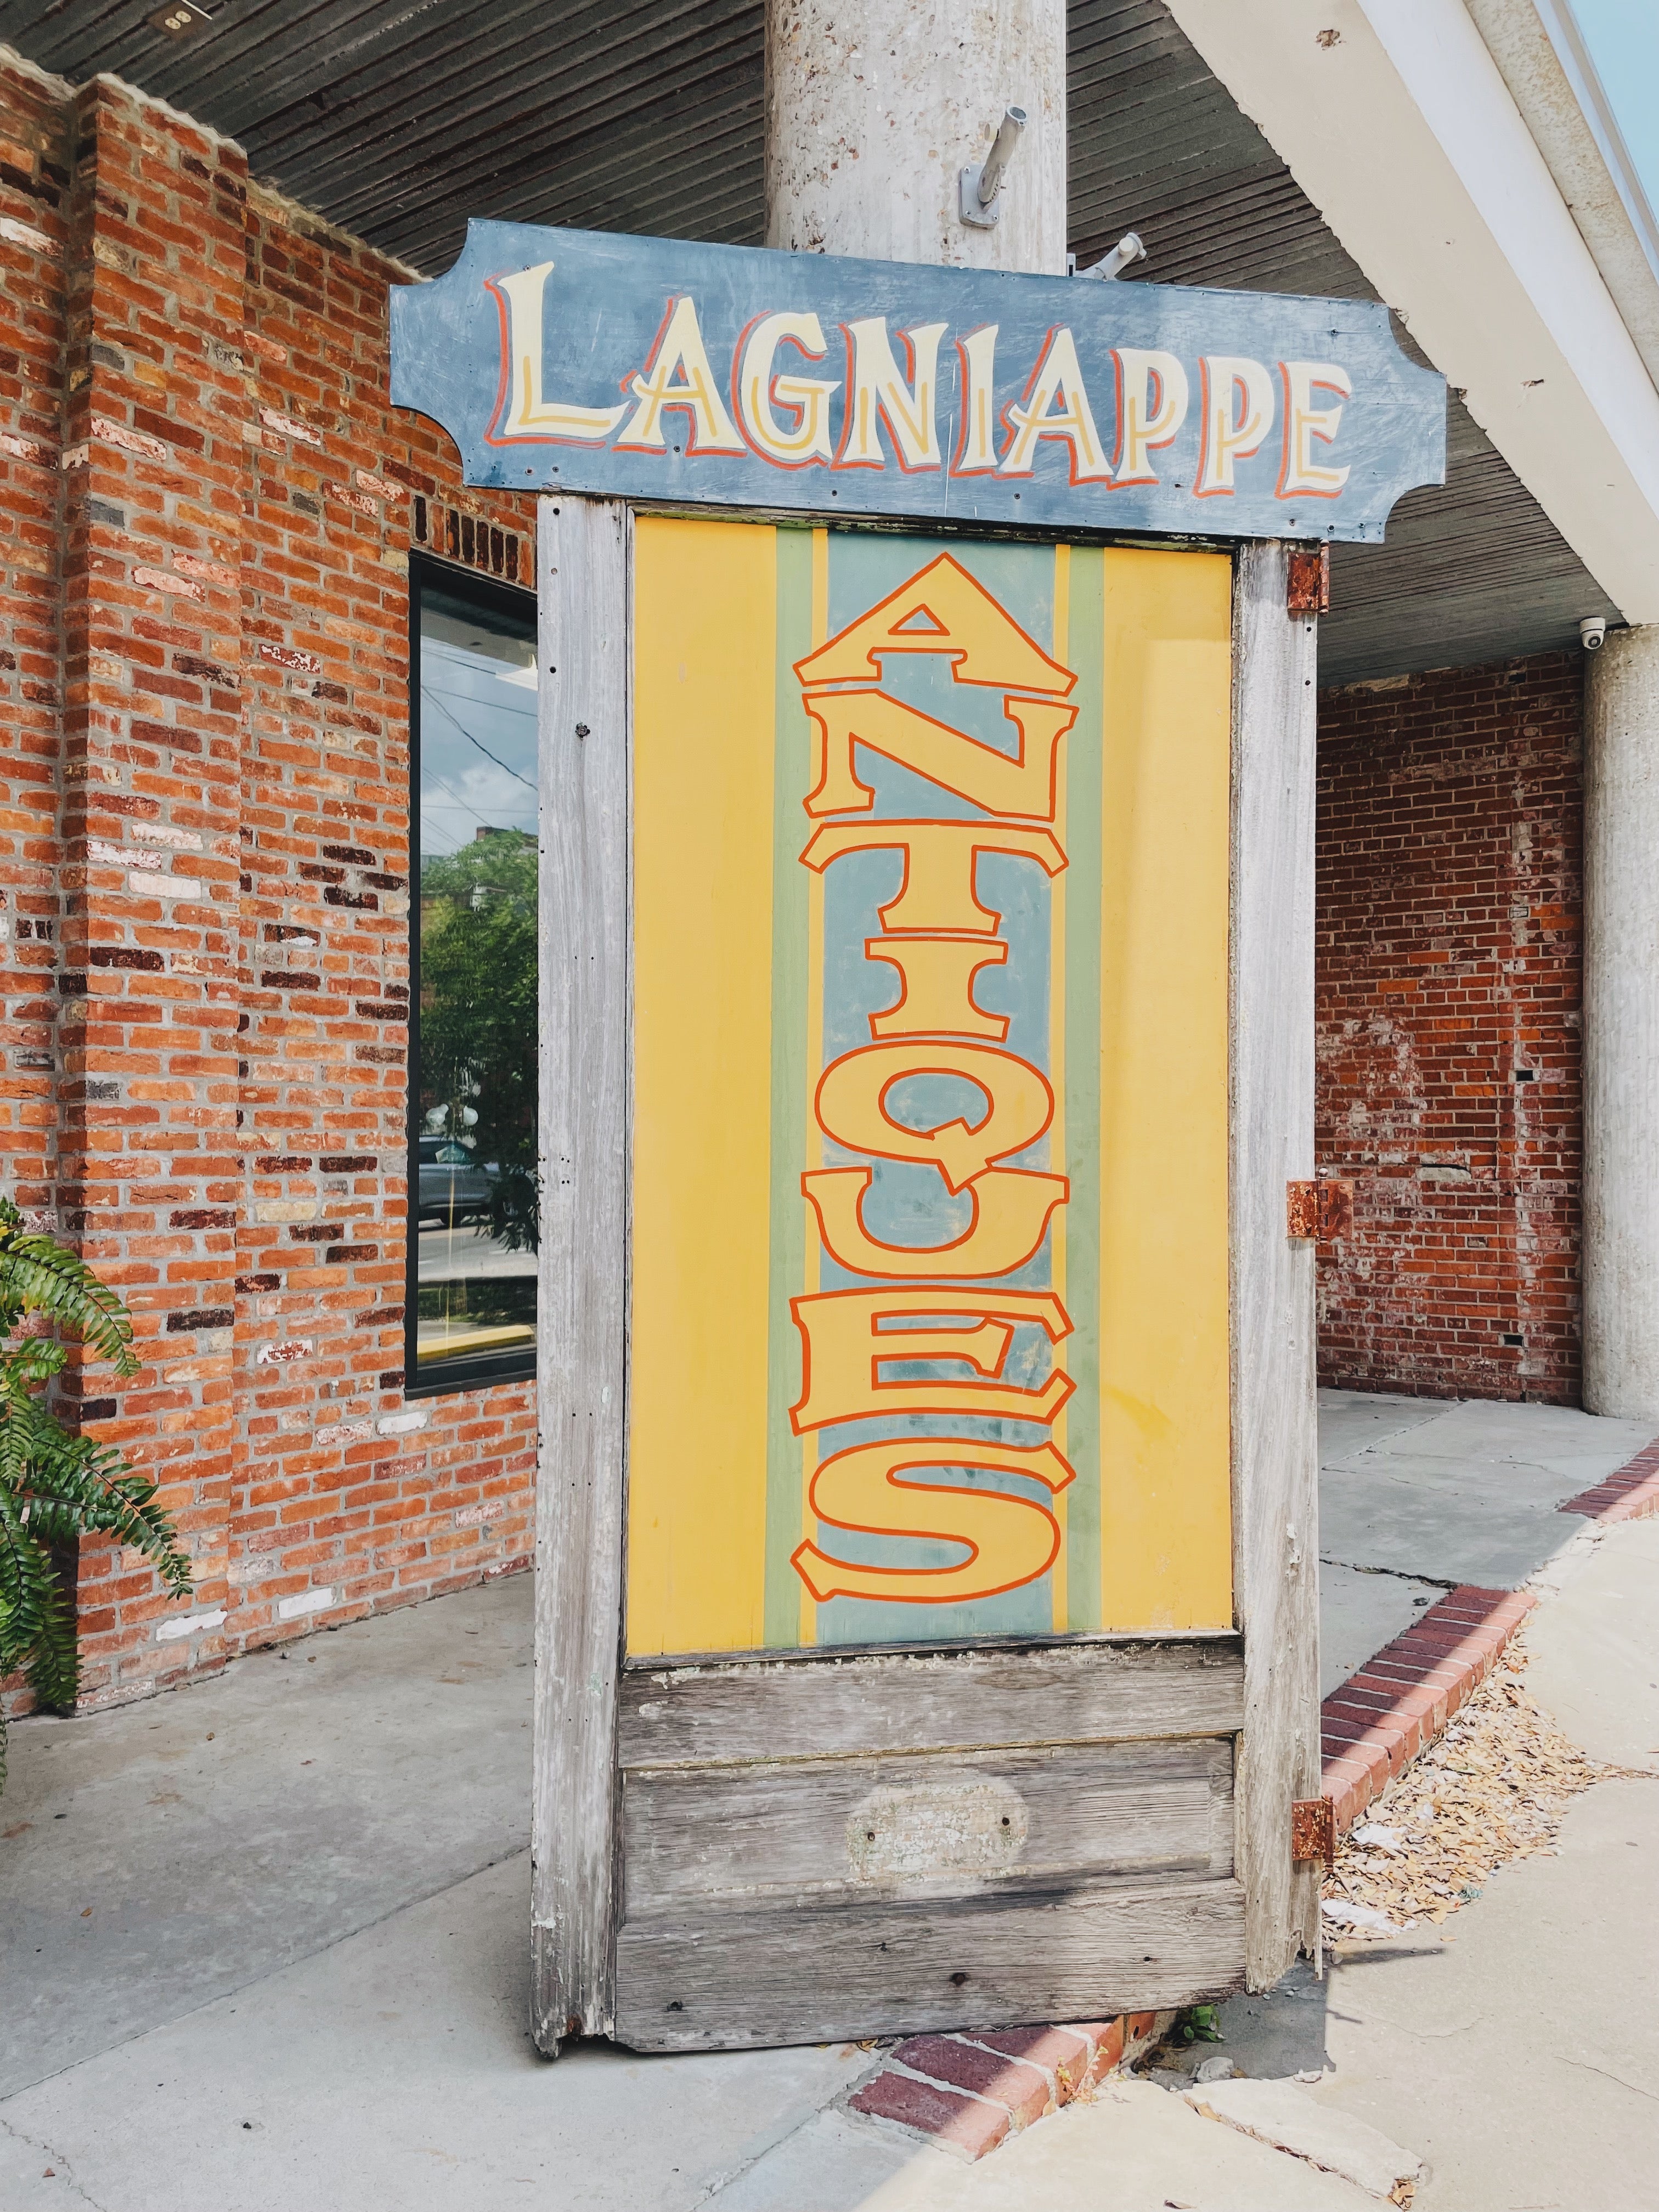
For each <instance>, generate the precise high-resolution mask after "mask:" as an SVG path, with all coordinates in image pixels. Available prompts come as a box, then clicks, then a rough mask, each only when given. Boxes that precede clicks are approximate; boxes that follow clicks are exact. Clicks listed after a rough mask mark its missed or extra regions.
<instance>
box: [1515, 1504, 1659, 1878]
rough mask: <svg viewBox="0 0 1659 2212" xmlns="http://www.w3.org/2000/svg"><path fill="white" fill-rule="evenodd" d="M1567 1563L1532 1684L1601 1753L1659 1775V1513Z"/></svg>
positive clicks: (1540, 1620)
mask: <svg viewBox="0 0 1659 2212" xmlns="http://www.w3.org/2000/svg"><path fill="white" fill-rule="evenodd" d="M1560 1564H1561V1569H1562V1571H1561V1572H1560V1573H1559V1576H1558V1577H1556V1580H1557V1582H1558V1585H1559V1587H1558V1589H1557V1591H1556V1592H1555V1593H1554V1594H1553V1595H1552V1596H1551V1598H1550V1601H1549V1602H1548V1603H1547V1605H1543V1606H1541V1607H1540V1608H1539V1610H1538V1612H1537V1613H1535V1614H1534V1617H1533V1620H1532V1622H1531V1625H1530V1626H1529V1627H1528V1635H1527V1644H1528V1650H1530V1651H1531V1654H1532V1663H1531V1666H1530V1667H1529V1668H1528V1674H1527V1686H1528V1688H1529V1689H1530V1690H1531V1692H1532V1693H1533V1695H1534V1697H1535V1698H1536V1699H1537V1700H1538V1702H1539V1704H1540V1705H1542V1706H1544V1707H1545V1708H1546V1709H1547V1711H1549V1712H1551V1713H1552V1714H1553V1715H1554V1717H1555V1720H1556V1723H1557V1725H1558V1726H1559V1728H1560V1729H1562V1730H1563V1731H1564V1733H1565V1734H1566V1735H1569V1736H1571V1738H1572V1740H1573V1741H1574V1742H1575V1743H1576V1744H1577V1745H1579V1746H1580V1747H1581V1748H1582V1749H1583V1750H1585V1751H1587V1752H1589V1754H1590V1756H1591V1758H1592V1759H1607V1760H1608V1761H1610V1762H1612V1763H1613V1764H1616V1765H1621V1766H1640V1767H1646V1768H1647V1769H1649V1770H1650V1771H1653V1772H1656V1773H1659V1602H1655V1600H1656V1599H1659V1519H1655V1520H1650V1521H1623V1522H1613V1524H1612V1525H1611V1526H1609V1527H1607V1528H1603V1529H1600V1530H1598V1531H1596V1532H1595V1534H1593V1535H1591V1534H1588V1533H1587V1534H1586V1535H1585V1536H1584V1537H1583V1539H1581V1541H1580V1542H1579V1543H1578V1544H1577V1545H1576V1546H1575V1547H1573V1551H1572V1553H1571V1555H1570V1558H1569V1559H1566V1560H1564V1561H1562V1562H1561V1563H1560ZM1609 1681H1618V1682H1620V1683H1621V1684H1622V1685H1623V1694H1622V1695H1621V1696H1620V1697H1619V1698H1618V1699H1609V1698H1608V1697H1607V1693H1606V1689H1605V1685H1606V1684H1607V1682H1609ZM1656 1872H1659V1869H1656Z"/></svg>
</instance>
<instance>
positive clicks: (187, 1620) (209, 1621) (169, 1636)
mask: <svg viewBox="0 0 1659 2212" xmlns="http://www.w3.org/2000/svg"><path fill="white" fill-rule="evenodd" d="M224 1618H225V1609H224V1607H223V1606H218V1607H216V1608H215V1609H214V1611H213V1612H211V1613H185V1615H184V1616H183V1617H182V1618H181V1619H178V1620H163V1621H161V1623H159V1625H158V1626H157V1627H156V1631H155V1641H156V1642H157V1643H158V1644H176V1643H177V1642H178V1640H179V1638H180V1637H181V1636H199V1635H201V1633H202V1632H203V1631H204V1629H208V1628H220V1627H222V1626H223V1625H224Z"/></svg>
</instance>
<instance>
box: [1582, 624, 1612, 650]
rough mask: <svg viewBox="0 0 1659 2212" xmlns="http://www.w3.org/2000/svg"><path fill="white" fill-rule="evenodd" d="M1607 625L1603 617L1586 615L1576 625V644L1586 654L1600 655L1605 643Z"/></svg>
mask: <svg viewBox="0 0 1659 2212" xmlns="http://www.w3.org/2000/svg"><path fill="white" fill-rule="evenodd" d="M1578 642H1579V643H1580V645H1582V646H1583V648H1584V650H1585V652H1586V653H1600V651H1601V647H1602V646H1603V645H1604V644H1605V643H1606V642H1607V619H1606V617H1605V616H1602V615H1586V616H1585V617H1584V619H1583V622H1581V623H1579V625H1578Z"/></svg>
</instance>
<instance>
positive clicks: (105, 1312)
mask: <svg viewBox="0 0 1659 2212" xmlns="http://www.w3.org/2000/svg"><path fill="white" fill-rule="evenodd" d="M30 1314H41V1315H44V1316H46V1318H47V1320H49V1321H50V1322H52V1323H53V1324H55V1326H56V1327H58V1328H70V1329H73V1330H74V1331H75V1332H76V1334H77V1335H78V1336H79V1337H80V1338H81V1339H82V1342H83V1343H86V1344H88V1345H90V1346H92V1348H93V1349H94V1351H95V1352H99V1353H100V1354H101V1355H102V1357H103V1358H106V1359H107V1360H109V1361H110V1362H111V1364H112V1365H113V1367H114V1369H115V1371H116V1373H117V1374H118V1375H122V1376H127V1375H136V1374H137V1371H138V1367H139V1360H138V1355H137V1352H135V1351H134V1350H133V1348H132V1319H131V1315H130V1314H129V1313H128V1312H127V1310H126V1308H125V1306H124V1305H123V1304H122V1303H121V1301H120V1299H119V1298H118V1297H117V1296H116V1294H115V1292H114V1291H112V1290H111V1289H110V1288H109V1287H108V1286H107V1285H106V1284H104V1283H100V1281H99V1279H98V1278H97V1276H96V1275H94V1273H93V1272H92V1270H91V1268H90V1267H88V1266H87V1265H86V1263H85V1261H82V1260H81V1259H79V1258H77V1256H76V1255H75V1254H74V1253H73V1252H70V1251H69V1250H67V1249H65V1248H64V1246H63V1245H61V1244H59V1243H57V1242H56V1240H55V1239H54V1238H52V1237H45V1236H40V1235H39V1234H37V1233H35V1232H34V1231H31V1230H29V1229H28V1228H27V1226H26V1225H25V1223H24V1220H23V1217H22V1216H21V1214H20V1213H19V1212H18V1211H17V1208H16V1207H15V1206H14V1205H13V1204H12V1203H11V1201H10V1200H9V1199H4V1198H0V1680H3V1678H4V1677H5V1676H7V1675H9V1674H19V1673H21V1674H23V1675H24V1676H25V1677H26V1678H27V1682H28V1685H29V1687H30V1688H31V1689H32V1690H33V1692H34V1694H35V1696H36V1697H37V1698H38V1699H40V1703H41V1704H42V1705H57V1706H66V1705H73V1704H74V1702H75V1693H76V1685H77V1683H78V1681H79V1679H80V1652H79V1650H78V1648H77V1646H76V1637H75V1617H74V1613H73V1610H72V1608H71V1607H70V1603H69V1601H68V1600H67V1598H66V1597H65V1596H64V1589H63V1586H62V1584H61V1583H60V1582H59V1580H58V1572H57V1569H56V1567H55V1566H54V1565H53V1561H52V1547H53V1545H55V1544H67V1543H70V1542H71V1541H73V1540H74V1539H75V1538H76V1537H77V1536H82V1535H107V1536H114V1537H116V1538H117V1539H118V1541H120V1542H121V1543H123V1544H127V1545H131V1547H132V1549H133V1550H134V1551H136V1552H142V1553H143V1554H144V1556H145V1558H146V1559H151V1560H153V1561H154V1562H155V1566H156V1569H157V1571H158V1572H159V1573H160V1575H161V1581H162V1583H163V1584H164V1586H165V1587H166V1589H167V1593H168V1595H170V1596H173V1597H185V1596H187V1595H189V1592H190V1587H191V1564H190V1559H189V1557H188V1555H187V1554H186V1553H185V1552H184V1551H183V1550H182V1549H181V1548H180V1546H179V1532H178V1530H177V1529H176V1528H175V1527H174V1526H173V1521H172V1519H171V1517H170V1516H169V1515H167V1513H165V1512H164V1511H163V1510H162V1509H161V1506H159V1505H158V1504H156V1502H155V1484H154V1483H153V1482H151V1481H150V1480H149V1478H148V1477H147V1476H145V1475H142V1474H137V1472H136V1471H135V1470H134V1469H133V1468H131V1467H129V1466H128V1464H127V1462H126V1461H125V1459H124V1458H123V1457H122V1455H121V1454H120V1452H119V1451H118V1450H117V1449H116V1448H115V1447H114V1446H113V1445H111V1444H100V1443H94V1441H93V1439H92V1438H91V1437H76V1436H71V1435H70V1433H69V1431H67V1430H66V1429H64V1427H63V1426H62V1425H60V1424H59V1423H58V1420H57V1419H55V1418H54V1417H53V1415H52V1413H49V1412H48V1411H47V1409H46V1405H45V1403H44V1401H43V1397H42V1393H43V1392H44V1390H45V1389H46V1384H47V1383H49V1382H50V1381H51V1380H52V1376H54V1375H56V1374H57V1372H58V1370H59V1369H60V1368H61V1367H62V1366H63V1364H64V1360H65V1359H66V1358H68V1356H69V1355H68V1352H66V1350H65V1348H64V1346H63V1344H61V1343H60V1342H58V1340H57V1339H56V1338H55V1337H52V1336H34V1335H24V1336H20V1335H19V1334H17V1330H18V1327H19V1324H20V1323H21V1322H22V1321H23V1320H24V1319H25V1317H26V1316H28V1315H30ZM5 1761H6V1729H5V1716H4V1714H3V1712H0V1788H3V1786H4V1784H5V1777H6V1763H5Z"/></svg>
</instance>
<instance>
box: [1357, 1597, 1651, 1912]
mask: <svg viewBox="0 0 1659 2212" xmlns="http://www.w3.org/2000/svg"><path fill="white" fill-rule="evenodd" d="M1526 1668H1527V1652H1526V1648H1525V1644H1524V1641H1523V1638H1522V1637H1521V1636H1519V1635H1517V1636H1516V1638H1514V1639H1513V1640H1512V1641H1511V1642H1510V1645H1509V1648H1508V1650H1506V1651H1505V1653H1504V1656H1503V1658H1502V1659H1501V1660H1499V1662H1498V1664H1497V1666H1496V1667H1495V1668H1493V1669H1492V1673H1491V1674H1489V1675H1488V1676H1487V1678H1486V1680H1485V1681H1484V1682H1483V1683H1482V1684H1481V1685H1480V1688H1479V1689H1478V1690H1476V1691H1475V1692H1474V1695H1473V1696H1472V1697H1471V1698H1470V1699H1469V1700H1468V1703H1467V1704H1466V1705H1464V1706H1463V1707H1462V1710H1461V1711H1459V1712H1458V1713H1457V1714H1456V1715H1455V1717H1453V1719H1452V1722H1451V1723H1450V1725H1449V1728H1448V1729H1447V1730H1446V1732H1445V1734H1444V1735H1443V1736H1442V1737H1441V1738H1440V1739H1439V1741H1437V1742H1436V1743H1433V1744H1431V1746H1430V1747H1429V1748H1428V1749H1427V1750H1426V1751H1425V1752H1423V1753H1421V1754H1420V1755H1419V1757H1418V1758H1417V1759H1415V1760H1413V1763H1412V1765H1409V1766H1408V1767H1407V1769H1406V1771H1405V1772H1404V1773H1403V1774H1401V1775H1398V1776H1396V1777H1395V1779H1394V1781H1392V1782H1391V1783H1390V1784H1389V1786H1388V1788H1387V1789H1386V1790H1384V1791H1383V1794H1382V1796H1380V1797H1377V1798H1376V1799H1375V1800H1374V1801H1373V1802H1372V1803H1371V1805H1370V1807H1369V1808H1367V1811H1366V1814H1365V1817H1364V1820H1361V1821H1360V1822H1358V1825H1357V1826H1356V1827H1355V1829H1354V1831H1353V1833H1352V1835H1350V1836H1349V1837H1347V1838H1346V1839H1345V1840H1344V1842H1343V1844H1341V1846H1340V1850H1338V1852H1337V1858H1336V1865H1335V1867H1334V1869H1333V1870H1332V1872H1331V1873H1330V1874H1329V1875H1328V1876H1327V1877H1326V1881H1325V1886H1324V1891H1323V1895H1324V1897H1325V1898H1326V1899H1327V1900H1328V1901H1329V1902H1330V1903H1332V1904H1334V1905H1353V1906H1358V1907H1360V1908H1361V1909H1362V1911H1369V1912H1382V1913H1386V1914H1387V1916H1388V1917H1389V1920H1390V1921H1391V1922H1392V1923H1394V1927H1395V1929H1396V1930H1397V1929H1401V1928H1403V1927H1406V1926H1407V1925H1410V1924H1411V1923H1414V1922H1424V1921H1426V1922H1429V1923H1433V1924H1438V1923H1440V1922H1441V1921H1443V1920H1444V1919H1445V1918H1446V1917H1447V1916H1448V1915H1449V1913H1453V1912H1455V1911H1458V1910H1459V1908H1460V1907H1461V1906H1462V1905H1467V1904H1468V1903H1469V1902H1470V1901H1471V1899H1474V1898H1476V1897H1478V1896H1479V1895H1480V1892H1481V1889H1482V1887H1483V1886H1484V1885H1485V1883H1486V1881H1487V1880H1488V1878H1489V1877H1490V1876H1491V1875H1492V1874H1494V1873H1495V1872H1496V1871H1497V1869H1498V1868H1499V1867H1501V1866H1507V1865H1509V1864H1510V1863H1511V1862H1512V1861H1514V1860H1516V1859H1526V1858H1531V1857H1534V1856H1535V1855H1538V1854H1542V1855H1544V1856H1547V1857H1553V1856H1554V1845H1555V1838H1556V1836H1557V1834H1558V1832H1559V1829H1560V1826H1561V1822H1562V1819H1563V1817H1564V1816H1565V1813H1566V1809H1567V1808H1568V1806H1569V1805H1570V1804H1571V1802H1572V1800H1573V1799H1574V1798H1575V1797H1576V1796H1578V1795H1579V1794H1580V1792H1581V1791H1583V1790H1588V1789H1589V1786H1590V1784H1592V1783H1593V1782H1598V1781H1600V1780H1601V1779H1602V1778H1603V1777H1604V1776H1609V1775H1613V1774H1616V1773H1619V1772H1620V1771H1622V1770H1621V1769H1620V1768H1617V1767H1612V1766H1604V1765H1599V1764H1598V1763H1597V1762H1596V1761H1595V1759H1587V1758H1586V1757H1585V1756H1584V1754H1583V1752H1582V1751H1580V1750H1579V1749H1578V1748H1577V1745H1575V1744H1572V1743H1570V1742H1569V1741H1567V1739H1566V1737H1565V1736H1564V1735H1562V1733H1561V1731H1560V1730H1559V1729H1558V1728H1557V1727H1556V1725H1555V1723H1554V1722H1553V1720H1552V1719H1551V1718H1550V1717H1549V1715H1548V1714H1547V1713H1546V1712H1545V1711H1542V1709H1541V1707H1540V1706H1538V1705H1535V1704H1534V1701H1533V1699H1532V1698H1531V1696H1530V1695H1529V1693H1528V1690H1527V1686H1526ZM1379 1829H1382V1830H1385V1831H1389V1832H1390V1833H1389V1835H1387V1836H1384V1837H1382V1838H1379V1837H1378V1836H1377V1833H1376V1831H1377V1830H1379ZM1325 1932H1326V1935H1327V1936H1328V1938H1329V1939H1331V1940H1333V1941H1340V1942H1349V1941H1352V1940H1355V1939H1359V1940H1370V1941H1372V1942H1385V1941H1386V1940H1387V1938H1388V1936H1389V1933H1390V1932H1391V1931H1390V1930H1389V1929H1383V1928H1377V1927H1374V1926H1372V1927H1367V1926H1364V1925H1359V1926H1352V1927H1349V1926H1344V1925H1342V1924H1340V1923H1339V1922H1338V1921H1337V1920H1335V1919H1334V1918H1333V1917H1332V1916H1331V1915H1330V1914H1327V1915H1326V1916H1325Z"/></svg>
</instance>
